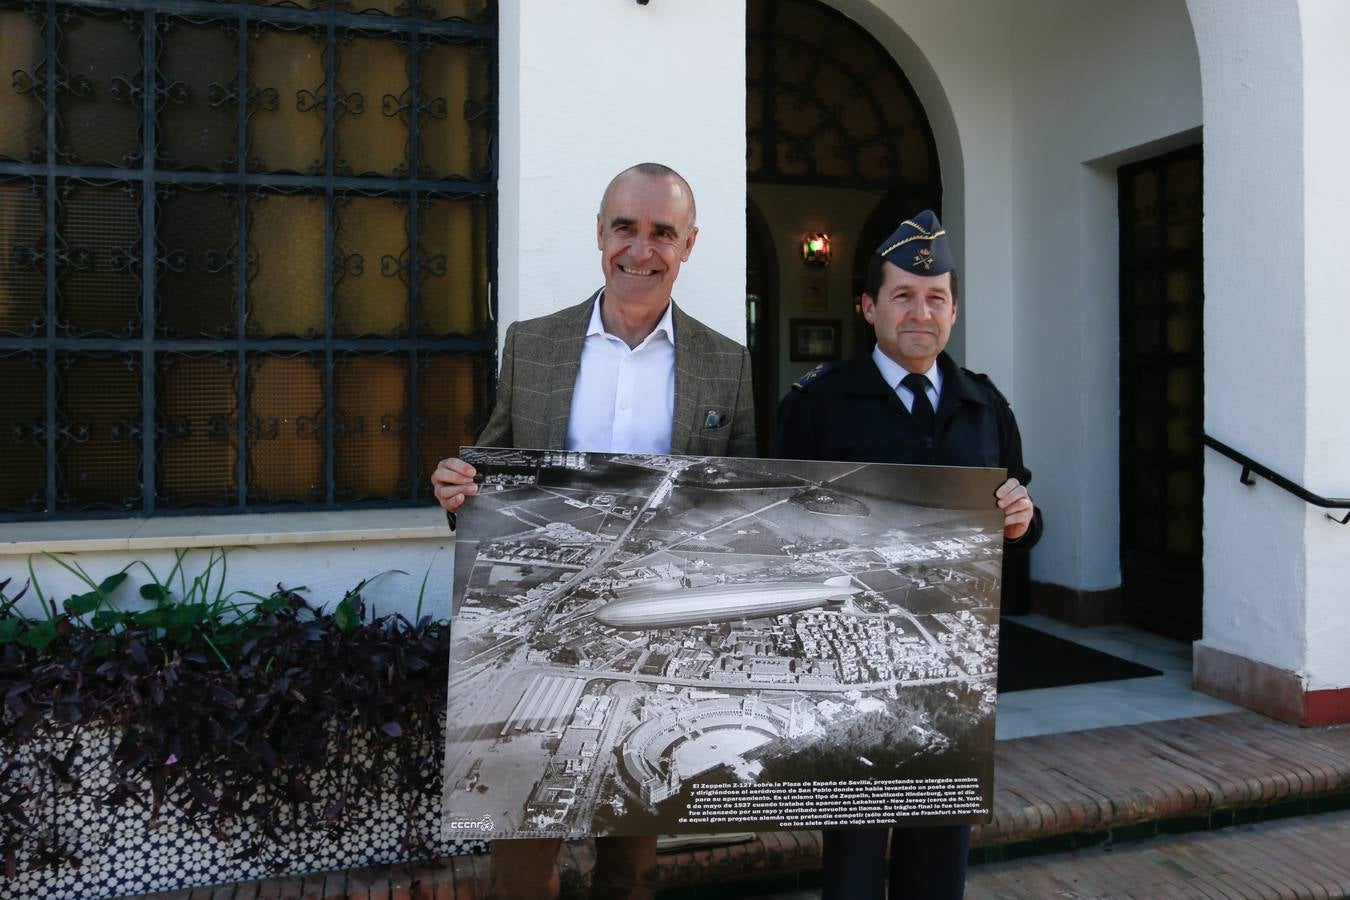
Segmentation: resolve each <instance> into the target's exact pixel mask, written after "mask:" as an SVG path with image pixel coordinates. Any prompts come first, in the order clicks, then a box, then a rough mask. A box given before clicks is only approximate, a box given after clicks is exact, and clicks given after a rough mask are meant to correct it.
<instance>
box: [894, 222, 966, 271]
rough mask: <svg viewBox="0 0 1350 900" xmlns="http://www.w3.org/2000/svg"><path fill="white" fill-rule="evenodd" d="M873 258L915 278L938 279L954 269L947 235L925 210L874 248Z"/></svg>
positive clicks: (954, 264) (902, 223)
mask: <svg viewBox="0 0 1350 900" xmlns="http://www.w3.org/2000/svg"><path fill="white" fill-rule="evenodd" d="M877 256H880V257H881V258H882V259H884V260H886V262H888V263H892V264H894V265H896V266H899V267H900V268H902V269H904V270H905V271H906V272H912V273H913V274H915V275H941V274H942V273H943V272H950V271H951V270H952V269H955V268H956V261H955V260H953V259H952V249H951V246H950V245H949V244H948V243H947V232H946V230H945V229H943V227H942V223H941V222H939V221H938V217H937V215H936V214H935V213H934V212H933V211H932V210H931V209H925V210H924V211H923V212H921V213H919V214H918V215H917V216H914V217H913V218H910V219H906V220H905V221H903V222H901V223H900V227H899V228H897V229H895V232H894V233H892V234H891V236H890V237H888V238H886V240H884V241H882V242H881V246H880V247H877Z"/></svg>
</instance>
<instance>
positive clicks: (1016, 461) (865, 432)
mask: <svg viewBox="0 0 1350 900" xmlns="http://www.w3.org/2000/svg"><path fill="white" fill-rule="evenodd" d="M862 312H863V316H864V318H866V319H867V321H868V322H869V323H871V324H872V325H873V326H874V327H875V328H876V335H877V342H876V345H875V347H873V349H872V352H871V353H870V354H868V355H860V356H857V357H855V358H854V359H852V360H850V361H848V362H845V363H842V364H840V365H831V364H827V365H823V366H819V367H817V368H816V369H815V370H813V371H812V372H810V373H808V374H807V375H806V376H804V377H803V378H802V379H801V380H800V381H798V382H797V383H795V384H794V385H793V386H792V390H791V391H789V392H788V395H787V396H786V397H784V398H783V401H782V404H781V405H780V407H779V413H778V439H777V445H776V446H777V450H776V452H775V455H776V456H780V457H785V458H791V459H820V460H841V461H859V462H884V463H909V464H917V465H937V466H980V467H993V468H1003V469H1007V471H1008V475H1009V476H1010V477H1009V478H1008V480H1007V481H1005V482H1004V483H1003V484H1002V485H1001V486H1000V487H999V488H998V490H997V491H996V492H995V495H994V497H993V498H991V500H990V502H991V503H995V504H997V505H998V507H999V508H1000V509H1002V510H1003V536H1004V547H1005V551H1006V552H1008V553H1025V552H1026V551H1027V550H1028V549H1030V548H1031V546H1032V545H1033V544H1035V543H1036V541H1037V540H1038V539H1039V538H1040V534H1041V516H1040V510H1038V509H1036V507H1035V505H1034V504H1033V503H1032V501H1031V496H1030V495H1029V494H1028V493H1027V489H1026V484H1027V482H1029V481H1030V480H1031V472H1030V470H1028V469H1027V468H1026V466H1024V465H1023V464H1022V439H1021V436H1020V435H1019V434H1018V431H1017V422H1016V420H1015V419H1014V418H1013V413H1012V409H1011V408H1009V406H1008V401H1007V400H1005V399H1004V397H1003V395H1002V394H1000V393H999V391H998V388H996V387H994V385H993V382H991V381H990V380H989V378H988V377H987V376H984V375H977V374H975V373H974V372H970V371H967V370H966V369H963V368H961V367H960V366H958V365H956V363H955V362H953V361H952V358H951V357H950V356H948V355H947V354H946V352H945V348H946V346H947V340H948V338H949V337H950V336H951V330H952V325H953V324H955V322H956V270H955V263H954V261H953V259H952V255H951V248H950V247H949V246H948V242H947V238H946V231H945V230H943V228H942V224H941V223H940V222H939V221H938V219H937V216H936V215H934V214H933V213H932V212H931V211H929V210H924V211H923V212H921V213H919V214H918V215H917V216H915V217H914V218H912V219H907V220H905V221H904V222H902V223H901V225H900V227H899V228H897V229H896V231H895V233H894V234H892V235H891V236H890V237H888V238H887V239H886V240H885V241H884V242H883V243H882V244H881V246H880V247H878V248H877V250H876V252H875V253H873V254H872V258H871V260H870V261H869V263H868V268H867V278H866V284H865V286H864V292H863V296H862ZM886 834H887V832H886V830H885V829H843V830H835V831H827V832H825V836H824V881H825V892H824V900H845V898H847V900H854V898H857V900H873V898H876V897H880V896H882V878H883V874H884V873H883V871H882V866H881V858H882V855H883V853H884V851H885V847H886ZM969 849H970V828H969V827H967V826H945V827H932V826H928V827H916V828H896V829H893V830H892V832H891V866H890V896H891V897H892V898H898V897H905V898H932V900H939V898H941V900H946V898H959V897H960V896H961V895H962V893H963V891H964V889H965V876H966V856H967V854H968V852H969Z"/></svg>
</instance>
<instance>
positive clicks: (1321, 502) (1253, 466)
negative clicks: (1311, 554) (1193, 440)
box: [1204, 434, 1350, 525]
mask: <svg viewBox="0 0 1350 900" xmlns="http://www.w3.org/2000/svg"><path fill="white" fill-rule="evenodd" d="M1204 440H1205V445H1206V446H1208V447H1213V448H1214V449H1215V450H1217V451H1219V452H1220V453H1222V454H1223V455H1224V456H1226V457H1228V458H1229V459H1231V460H1232V461H1233V462H1235V463H1237V464H1238V465H1240V466H1242V474H1241V475H1239V476H1238V480H1239V481H1241V482H1242V483H1243V484H1247V485H1250V484H1253V481H1252V473H1253V472H1255V473H1256V474H1257V475H1260V476H1261V477H1262V478H1264V479H1266V481H1269V482H1270V483H1271V484H1274V485H1277V486H1279V487H1282V488H1284V489H1285V490H1286V491H1288V492H1289V493H1291V494H1293V495H1294V496H1295V497H1298V498H1299V499H1300V500H1303V501H1305V502H1307V503H1311V504H1312V505H1313V506H1320V507H1322V508H1323V509H1350V498H1346V497H1323V496H1322V495H1321V494H1314V493H1313V492H1312V491H1310V490H1308V489H1307V488H1305V487H1304V486H1303V485H1301V484H1298V483H1296V482H1294V481H1290V480H1289V479H1288V478H1285V477H1284V476H1283V475H1281V474H1280V473H1279V472H1276V471H1274V470H1272V469H1270V468H1268V467H1266V466H1263V465H1261V464H1260V463H1259V462H1257V461H1256V460H1254V459H1252V458H1251V457H1250V456H1248V455H1247V454H1245V453H1242V452H1240V451H1238V450H1234V449H1233V448H1232V447H1230V446H1228V445H1227V444H1225V443H1224V442H1223V441H1220V440H1218V439H1217V438H1214V437H1212V436H1210V435H1208V434H1206V435H1204ZM1327 518H1328V519H1330V520H1331V521H1333V522H1339V523H1340V524H1342V525H1346V524H1350V512H1347V513H1346V514H1345V517H1344V518H1340V519H1338V518H1336V517H1335V516H1333V515H1332V514H1331V513H1327Z"/></svg>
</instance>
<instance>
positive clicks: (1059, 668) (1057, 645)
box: [998, 619, 1162, 694]
mask: <svg viewBox="0 0 1350 900" xmlns="http://www.w3.org/2000/svg"><path fill="white" fill-rule="evenodd" d="M1161 674H1162V671H1161V670H1159V669H1154V668H1152V667H1150V666H1144V665H1140V664H1139V663H1137V662H1131V661H1130V660H1128V659H1121V658H1120V657H1119V656H1112V655H1111V654H1109V653H1103V652H1101V651H1100V650H1093V649H1092V648H1091V647H1084V646H1083V645H1082V644H1075V643H1074V642H1073V641H1066V640H1065V639H1064V638H1061V637H1056V636H1055V635H1053V634H1049V633H1047V632H1044V631H1040V630H1039V629H1036V628H1031V627H1029V626H1026V625H1022V624H1020V623H1018V622H1013V621H1010V620H1008V619H1001V620H1000V621H999V637H998V691H999V693H1000V694H1008V693H1011V692H1013V691H1030V690H1034V689H1035V688H1048V687H1062V686H1064V685H1066V684H1090V683H1093V682H1097V681H1120V680H1122V679H1125V678H1146V677H1148V676H1150V675H1161Z"/></svg>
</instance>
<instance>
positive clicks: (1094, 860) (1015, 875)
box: [966, 812, 1350, 900]
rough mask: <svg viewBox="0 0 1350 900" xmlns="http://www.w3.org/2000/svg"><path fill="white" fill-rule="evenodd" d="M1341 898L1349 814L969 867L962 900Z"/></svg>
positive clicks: (1349, 891)
mask: <svg viewBox="0 0 1350 900" xmlns="http://www.w3.org/2000/svg"><path fill="white" fill-rule="evenodd" d="M1345 896H1350V812H1338V813H1327V814H1325V815H1320V816H1300V817H1299V818H1295V819H1284V820H1281V821H1278V822H1265V823H1262V824H1259V825H1238V826H1235V827H1232V828H1224V829H1222V830H1219V831H1204V832H1197V833H1194V834H1188V835H1180V836H1172V837H1160V838H1154V839H1152V840H1146V841H1138V842H1135V843H1130V844H1121V845H1117V846H1112V845H1107V846H1103V847H1097V848H1093V849H1091V850H1079V851H1076V852H1073V853H1064V854H1057V855H1055V856H1036V857H1030V858H1027V859H1021V860H1017V861H1014V862H1004V863H995V864H992V865H985V866H975V867H973V868H972V869H971V870H970V877H969V879H968V880H967V884H966V898H967V900H992V898H999V900H1004V898H1009V900H1011V898H1017V900H1021V898H1027V900H1044V898H1047V897H1061V898H1082V900H1086V898H1111V900H1173V898H1185V900H1214V898H1229V897H1233V898H1261V900H1264V898H1287V900H1303V898H1313V897H1316V898H1330V897H1345Z"/></svg>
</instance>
